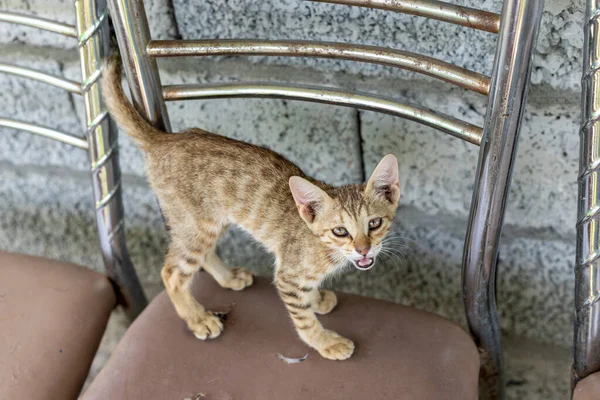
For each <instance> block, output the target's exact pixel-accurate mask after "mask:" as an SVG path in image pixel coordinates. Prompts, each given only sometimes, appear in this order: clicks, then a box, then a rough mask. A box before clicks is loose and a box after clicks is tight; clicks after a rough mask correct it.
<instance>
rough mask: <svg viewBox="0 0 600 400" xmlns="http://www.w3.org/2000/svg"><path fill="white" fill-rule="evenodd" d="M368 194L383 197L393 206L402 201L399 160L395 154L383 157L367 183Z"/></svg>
mask: <svg viewBox="0 0 600 400" xmlns="http://www.w3.org/2000/svg"><path fill="white" fill-rule="evenodd" d="M367 193H370V194H371V195H372V196H381V197H383V198H385V199H386V200H388V201H389V202H390V203H392V204H397V203H398V200H400V183H399V181H398V160H397V159H396V157H395V156H394V155H393V154H388V155H387V156H385V157H383V158H382V159H381V161H379V164H377V167H375V170H374V171H373V173H372V174H371V177H370V178H369V182H367Z"/></svg>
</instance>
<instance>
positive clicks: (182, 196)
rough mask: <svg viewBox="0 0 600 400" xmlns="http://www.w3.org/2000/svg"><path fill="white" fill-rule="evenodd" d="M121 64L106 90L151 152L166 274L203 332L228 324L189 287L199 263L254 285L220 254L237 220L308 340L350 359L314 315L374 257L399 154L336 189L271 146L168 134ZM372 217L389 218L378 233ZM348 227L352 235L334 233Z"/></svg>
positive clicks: (180, 307)
mask: <svg viewBox="0 0 600 400" xmlns="http://www.w3.org/2000/svg"><path fill="white" fill-rule="evenodd" d="M119 61H120V60H118V59H117V58H113V59H111V61H110V62H109V63H108V65H107V66H106V69H105V74H104V78H103V81H102V85H103V94H104V97H105V100H106V102H107V105H108V107H109V110H110V112H111V114H112V116H113V118H114V119H115V120H116V122H117V123H118V124H119V126H121V127H122V128H123V129H124V130H125V131H126V132H127V133H128V134H129V135H130V136H131V137H132V138H133V139H134V140H135V141H136V143H137V144H138V146H139V147H140V148H141V149H142V150H143V151H144V153H145V156H146V167H147V172H148V179H149V182H150V185H151V186H152V189H153V191H154V193H155V194H156V196H157V197H158V199H159V202H160V205H161V209H162V211H163V214H164V216H165V219H166V221H167V222H168V225H169V227H170V230H169V233H170V239H171V240H170V244H169V250H168V254H167V256H166V259H165V264H164V267H163V269H162V273H161V275H162V279H163V282H164V285H165V287H166V290H167V293H168V294H169V296H170V298H171V301H172V302H173V305H174V307H175V310H176V311H177V313H178V315H179V316H180V317H181V318H182V319H183V320H184V321H185V322H186V323H187V325H188V327H189V329H190V330H192V331H193V333H194V334H195V335H196V336H197V337H198V338H200V339H209V338H215V337H217V336H219V334H220V333H221V331H222V329H223V324H222V322H221V321H220V320H219V318H217V317H216V316H215V315H213V314H212V313H211V312H209V311H207V310H205V309H204V307H202V305H200V304H198V302H197V301H196V300H195V299H194V298H193V297H192V295H191V293H190V285H191V282H192V278H193V276H194V274H195V272H196V271H198V270H199V269H200V267H203V268H204V269H205V270H206V271H208V272H209V273H210V274H211V275H212V276H213V277H214V278H215V280H216V281H217V282H218V283H219V284H220V285H221V286H222V287H224V288H228V289H232V290H242V289H244V288H245V287H247V286H249V285H251V284H252V279H253V278H252V275H251V273H250V272H248V271H247V270H246V269H244V268H232V269H230V268H228V267H227V266H226V265H225V264H224V263H223V262H222V261H221V259H220V258H219V257H218V255H217V254H216V252H215V246H216V243H217V240H218V238H219V237H220V235H221V234H222V233H223V231H224V230H225V229H226V228H227V226H228V225H229V224H231V223H233V224H237V225H238V226H240V227H241V228H243V229H245V230H246V231H248V232H249V233H250V234H252V235H253V236H254V238H255V239H256V240H258V241H260V242H261V243H262V244H263V245H264V246H265V247H266V248H267V249H268V250H269V251H271V252H272V253H273V254H274V255H275V257H276V271H275V285H276V287H277V289H278V292H279V295H280V297H281V299H282V301H283V303H284V304H285V306H286V307H287V309H288V311H289V315H290V318H291V320H292V322H293V324H294V326H295V327H296V330H297V332H298V335H299V336H300V338H301V339H302V340H304V341H305V342H306V343H307V344H308V345H310V346H311V347H313V348H314V349H316V350H317V351H319V353H320V354H321V355H322V356H323V357H326V358H329V359H335V360H343V359H346V358H348V357H350V356H351V355H352V352H353V351H354V344H353V343H352V341H350V340H349V339H346V338H344V337H342V336H340V335H338V334H337V333H335V332H332V331H329V330H327V329H325V328H323V326H322V325H321V323H320V322H319V321H318V319H317V318H316V315H315V314H326V313H328V312H330V311H331V310H332V309H333V308H334V307H335V306H336V304H337V299H336V297H335V294H334V293H333V292H330V291H323V290H319V285H320V284H321V282H322V281H323V279H324V278H325V277H326V276H328V275H331V274H333V273H335V272H336V271H339V270H340V269H341V268H342V266H344V265H345V264H347V263H348V262H349V261H351V262H354V263H355V265H357V264H356V263H357V262H358V261H357V260H359V259H360V258H363V257H367V258H368V259H370V260H373V262H374V259H375V257H376V256H377V253H378V252H379V250H380V249H381V241H382V239H383V238H384V236H385V235H386V234H387V233H388V232H389V229H390V226H391V224H392V221H393V219H394V215H395V212H396V208H397V205H398V200H399V196H400V194H399V187H398V167H397V161H396V159H395V158H394V157H393V156H386V157H385V158H384V159H383V160H382V162H381V163H380V165H379V166H378V167H377V168H376V170H375V172H374V173H373V175H372V176H371V179H370V180H369V182H367V183H366V184H361V185H345V186H341V187H333V186H330V185H327V184H325V183H323V182H319V181H317V180H314V179H312V178H310V177H307V176H306V175H305V174H304V173H303V172H302V171H301V170H300V168H298V167H297V166H296V165H294V164H292V163H291V162H289V161H288V160H286V159H285V158H283V157H282V156H280V155H279V154H277V153H275V152H273V151H271V150H268V149H266V148H262V147H258V146H254V145H250V144H247V143H243V142H240V141H236V140H232V139H228V138H226V137H222V136H219V135H215V134H212V133H209V132H205V131H203V130H200V129H190V130H187V131H184V132H181V133H178V134H166V133H165V132H162V131H160V130H157V129H156V128H154V127H152V126H151V125H150V124H148V123H147V122H146V121H145V120H144V119H143V118H142V117H141V116H140V114H139V113H138V112H137V111H136V110H135V108H133V107H132V105H131V104H130V103H129V102H128V100H127V98H126V97H125V95H124V93H123V89H122V87H121V66H120V62H119ZM373 221H381V222H380V226H378V227H377V228H376V229H372V230H371V229H370V225H369V224H370V223H373ZM340 227H343V228H344V229H345V230H346V231H347V233H348V235H347V236H345V237H339V236H336V234H334V228H336V229H338V231H339V229H340ZM361 251H362V253H360V254H359V252H361ZM361 254H363V255H361ZM365 259H366V258H365ZM363 261H364V260H363ZM357 267H358V266H357Z"/></svg>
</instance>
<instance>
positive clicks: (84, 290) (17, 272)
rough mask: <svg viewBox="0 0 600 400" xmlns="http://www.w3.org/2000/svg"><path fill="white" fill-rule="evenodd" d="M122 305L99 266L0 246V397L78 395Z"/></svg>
mask: <svg viewBox="0 0 600 400" xmlns="http://www.w3.org/2000/svg"><path fill="white" fill-rule="evenodd" d="M115 304H116V299H115V294H114V291H113V288H112V286H111V284H110V282H109V281H108V279H106V277H105V276H103V275H101V274H99V273H96V272H94V271H91V270H89V269H87V268H84V267H80V266H77V265H74V264H68V263H63V262H58V261H51V260H47V259H44V258H38V257H32V256H26V255H22V254H10V253H5V252H0V393H1V394H2V395H1V396H0V397H2V398H6V399H27V400H37V399H40V400H42V399H44V400H47V399H61V400H69V399H77V396H78V395H79V392H80V390H81V387H82V385H83V383H84V381H85V378H86V376H87V374H88V370H89V367H90V364H91V362H92V359H93V357H94V354H95V353H96V350H97V349H98V345H99V343H100V339H101V338H102V334H103V332H104V328H105V327H106V323H107V321H108V317H109V315H110V312H111V310H112V309H113V308H114V306H115Z"/></svg>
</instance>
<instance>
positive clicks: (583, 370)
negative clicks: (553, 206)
mask: <svg viewBox="0 0 600 400" xmlns="http://www.w3.org/2000/svg"><path fill="white" fill-rule="evenodd" d="M599 17H600V4H598V2H596V1H592V0H588V1H587V2H586V13H585V24H584V35H585V39H584V47H583V77H582V80H581V85H582V97H581V113H582V115H581V130H580V132H579V134H580V154H579V178H578V183H579V195H578V207H577V210H578V211H577V253H576V262H575V332H574V351H573V358H574V362H573V371H572V380H571V382H572V388H573V389H575V388H576V387H577V389H576V390H575V397H574V398H577V399H580V398H581V399H587V398H589V399H592V398H598V397H600V383H599V382H600V323H599V322H600V302H599V300H600V281H599V280H598V279H599V277H600V275H599V273H600V243H599V242H598V226H599V224H600V209H599V201H600V192H599V191H598V178H599V170H598V168H599V166H600V141H599V139H600V118H599V113H600V96H599V95H600V91H599V90H598V89H599V87H600V69H599V67H598V65H600V38H599V36H598V28H599V27H600V23H599ZM582 379H583V380H582ZM580 380H582V381H581V383H579V382H580ZM579 396H581V397H579Z"/></svg>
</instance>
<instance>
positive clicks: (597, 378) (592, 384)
mask: <svg viewBox="0 0 600 400" xmlns="http://www.w3.org/2000/svg"><path fill="white" fill-rule="evenodd" d="M598 399H600V372H596V373H595V374H592V375H590V376H588V377H586V378H585V379H582V380H580V381H579V382H578V383H577V386H575V391H574V392H573V400H598Z"/></svg>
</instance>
